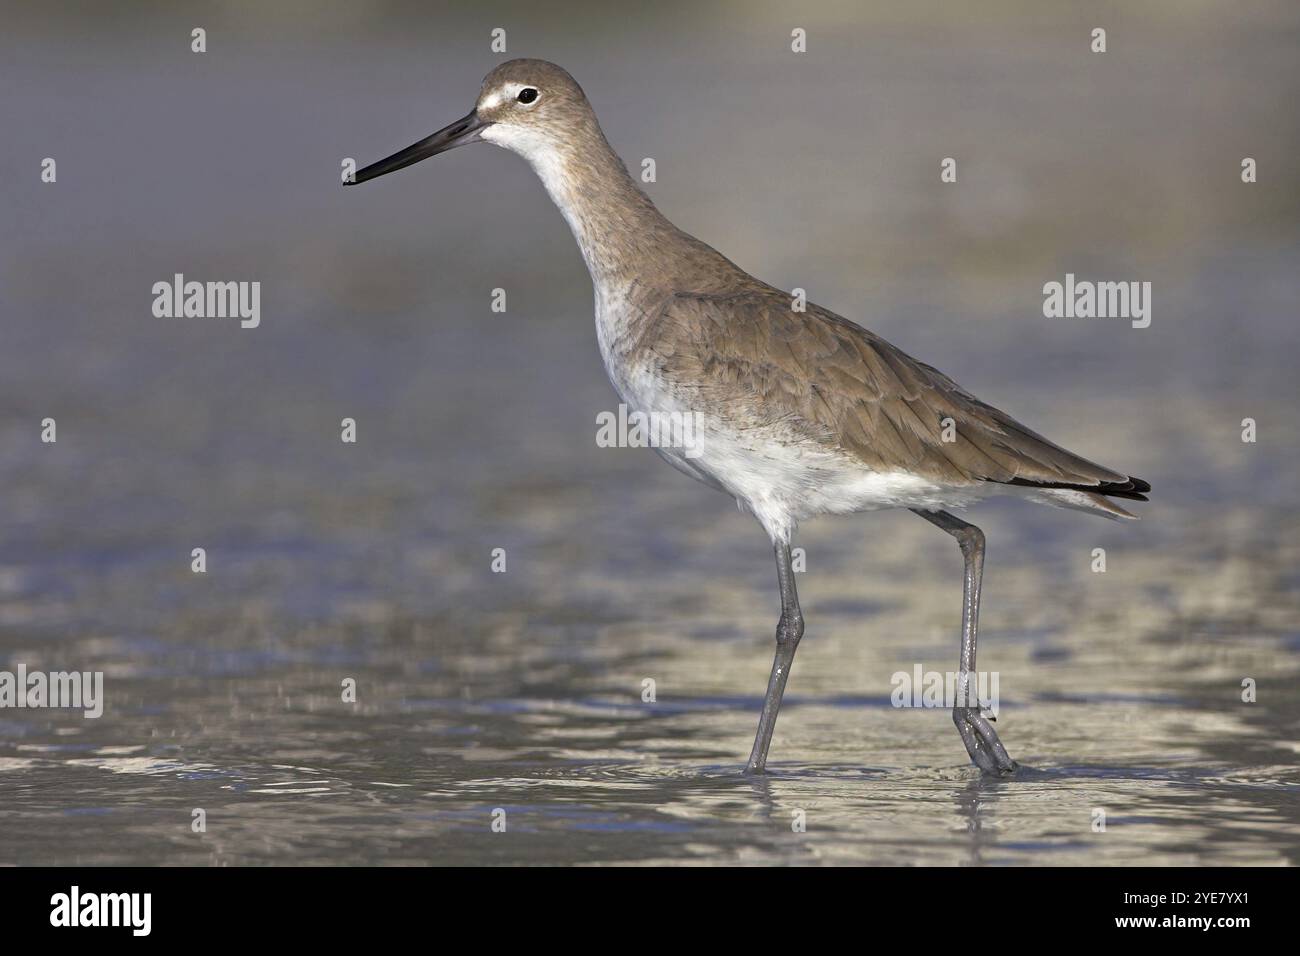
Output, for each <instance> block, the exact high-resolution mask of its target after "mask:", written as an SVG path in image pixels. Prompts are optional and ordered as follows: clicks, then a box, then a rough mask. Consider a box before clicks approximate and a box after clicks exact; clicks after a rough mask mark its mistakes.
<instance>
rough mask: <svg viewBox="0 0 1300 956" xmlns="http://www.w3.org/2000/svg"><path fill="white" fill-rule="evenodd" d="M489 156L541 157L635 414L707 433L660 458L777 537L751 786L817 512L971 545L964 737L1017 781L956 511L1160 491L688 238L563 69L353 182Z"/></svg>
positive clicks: (978, 536)
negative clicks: (983, 690) (805, 542)
mask: <svg viewBox="0 0 1300 956" xmlns="http://www.w3.org/2000/svg"><path fill="white" fill-rule="evenodd" d="M480 141H482V142H487V143H493V144H495V145H497V146H501V147H504V148H505V149H508V150H510V151H512V152H514V153H518V154H519V155H520V156H522V157H523V158H524V159H525V160H527V161H528V163H529V164H530V165H531V166H532V167H533V169H534V171H536V173H537V175H538V176H539V177H541V180H542V182H543V184H544V185H545V186H546V190H547V192H548V193H549V194H550V196H551V199H552V200H554V202H555V204H556V206H558V207H559V209H560V212H561V213H563V214H564V218H565V219H566V220H567V221H568V223H569V226H570V228H571V229H572V230H573V235H574V237H575V238H576V239H577V241H578V246H579V248H580V249H581V250H582V256H583V258H584V259H585V260H586V263H587V269H588V271H589V272H590V273H591V281H592V284H593V285H594V286H595V293H596V337H597V340H598V342H599V345H600V354H601V357H602V358H603V360H604V363H605V369H606V371H607V372H608V373H609V378H610V381H611V382H612V383H613V385H614V388H615V389H616V390H617V392H618V394H619V396H620V397H621V398H622V400H623V401H624V402H625V403H626V404H627V406H628V407H629V408H630V409H634V410H638V411H640V412H642V413H657V414H663V413H668V414H677V415H682V414H687V415H693V416H695V420H696V421H697V422H700V423H701V424H700V425H699V426H697V428H696V434H695V435H694V439H693V442H692V447H691V448H690V449H685V448H682V447H672V446H669V447H658V448H656V451H657V452H658V453H659V454H660V455H661V456H662V457H663V458H665V459H666V460H667V461H668V462H669V463H670V464H672V465H673V466H674V467H676V468H677V469H679V470H680V471H683V472H685V473H686V474H688V475H690V476H691V477H692V478H696V479H698V480H700V481H702V482H704V483H705V484H707V485H710V486H712V487H714V488H716V489H718V490H720V491H724V492H726V493H727V494H729V495H731V496H732V497H733V498H735V499H736V501H737V502H738V503H739V505H740V506H741V508H743V509H744V510H747V511H749V512H750V513H752V514H753V515H754V517H755V518H757V519H758V521H759V523H760V524H762V526H763V528H764V530H766V531H767V534H768V536H769V537H770V538H771V540H772V544H773V547H774V548H775V551H776V570H777V581H778V584H779V586H780V593H781V618H780V621H779V622H778V624H777V627H776V658H775V660H774V661H773V663H772V673H771V677H770V679H769V681H768V686H767V694H766V696H765V698H764V701H763V710H762V715H761V716H760V717H759V722H758V732H757V734H756V735H755V738H754V748H753V751H752V753H751V754H750V756H749V762H748V764H747V767H746V772H749V773H759V772H762V771H763V769H764V767H765V765H766V763H767V750H768V746H769V744H770V743H771V741H772V730H773V728H774V726H775V724H776V717H777V711H778V709H779V708H780V706H781V697H782V694H783V693H784V691H785V684H786V680H787V678H788V677H789V675H790V667H791V664H792V663H793V661H794V654H795V649H796V648H797V647H798V646H799V640H800V638H802V637H803V632H804V622H803V615H802V613H801V612H800V610H799V598H798V596H797V594H796V593H795V584H794V573H793V569H792V567H791V560H790V542H791V537H792V535H793V534H794V531H795V528H796V526H797V525H798V523H799V521H801V520H803V519H806V518H811V517H813V516H815V515H821V514H850V513H854V512H859V511H874V510H878V509H882V508H907V509H910V510H911V511H914V512H915V513H916V514H918V515H920V516H921V517H922V518H924V519H925V520H926V521H929V522H930V523H931V524H934V525H936V526H937V527H939V528H941V529H942V530H943V531H946V532H947V533H948V534H950V535H952V537H954V538H955V539H957V542H958V544H960V546H961V553H962V555H963V557H964V559H965V582H964V596H963V604H962V635H961V656H960V660H959V668H958V680H957V685H956V691H957V702H956V706H955V707H954V710H953V714H952V717H953V722H954V723H955V724H956V725H957V730H958V731H959V732H960V733H961V738H962V741H963V743H965V745H966V750H967V751H968V752H969V754H970V756H971V759H972V760H973V761H974V762H975V764H976V765H977V766H978V767H979V768H980V769H981V770H983V771H985V772H986V773H991V774H1008V773H1011V772H1013V771H1014V770H1015V769H1016V766H1017V765H1016V762H1015V761H1014V760H1012V759H1011V757H1010V756H1009V755H1008V754H1007V751H1006V748H1005V747H1003V746H1002V742H1001V741H1000V740H998V735H997V733H996V732H995V731H994V729H993V726H992V725H991V724H990V722H989V720H988V718H987V717H986V716H985V715H984V714H983V713H981V710H980V707H979V702H978V700H977V699H975V695H974V689H973V679H972V675H973V674H974V672H975V644H976V637H977V628H978V615H979V601H980V578H981V574H982V571H983V566H984V535H983V533H982V532H981V531H980V529H979V528H977V527H975V525H973V524H968V523H967V522H965V521H962V520H960V519H959V518H956V517H954V516H953V515H951V514H950V513H949V512H948V511H947V510H946V509H948V508H960V507H964V506H966V505H969V504H972V503H974V502H976V501H978V500H980V499H982V498H985V497H987V496H989V495H995V494H1015V495H1020V496H1022V497H1025V498H1028V499H1030V500H1033V501H1037V502H1041V503H1044V504H1050V505H1057V506H1061V507H1067V508H1077V509H1079V510H1082V511H1088V512H1092V513H1095V514H1100V515H1104V516H1108V517H1115V518H1132V517H1133V515H1131V514H1129V512H1127V511H1125V510H1124V509H1123V508H1121V507H1120V506H1118V505H1117V504H1115V503H1114V502H1113V501H1111V500H1110V499H1112V498H1121V499H1124V498H1127V499H1133V500H1136V501H1146V500H1147V499H1146V497H1145V495H1144V494H1143V493H1144V492H1147V491H1150V490H1151V486H1150V485H1149V484H1147V483H1146V482H1145V481H1142V480H1141V479H1138V478H1133V477H1131V476H1129V475H1126V474H1123V473H1122V472H1117V471H1112V470H1111V469H1109V468H1103V467H1101V466H1100V465H1095V464H1093V463H1092V462H1090V461H1087V460H1085V459H1083V458H1080V457H1079V456H1078V455H1075V454H1073V453H1072V452H1069V451H1066V450H1065V449H1064V448H1062V447H1060V446H1059V445H1056V444H1053V443H1052V442H1050V441H1048V440H1047V439H1046V438H1043V437H1042V436H1041V435H1038V434H1036V433H1034V432H1032V431H1030V430H1029V429H1028V428H1026V427H1025V426H1024V425H1021V424H1020V423H1019V422H1017V421H1016V420H1015V419H1013V418H1011V416H1009V415H1007V414H1006V413H1005V412H1002V411H1000V410H998V409H996V408H994V407H992V406H991V405H986V404H985V403H984V402H981V401H980V400H979V399H977V398H976V397H975V396H973V395H971V394H970V393H969V392H967V391H966V390H965V389H963V388H961V387H960V386H959V385H957V383H955V382H954V381H953V380H952V379H950V378H948V376H946V375H944V374H943V373H942V372H939V371H937V370H936V369H934V368H931V367H930V366H929V365H925V364H923V363H921V362H918V361H917V360H916V359H914V358H912V357H911V356H910V355H907V354H905V353H903V352H902V351H900V350H898V349H896V348H894V346H892V345H890V344H889V343H888V342H886V341H885V340H884V339H882V338H880V337H879V336H877V335H875V334H874V333H872V332H869V331H867V330H866V329H864V328H862V327H861V326H859V325H855V324H854V323H852V322H850V321H848V320H847V319H843V318H841V317H840V316H838V315H835V314H834V313H832V312H829V311H827V310H826V309H822V308H819V307H818V306H816V305H813V304H812V303H798V304H796V302H795V300H793V299H792V298H791V296H790V295H788V294H787V293H785V292H782V291H781V290H779V289H776V288H774V287H772V286H770V285H768V284H767V283H765V282H762V281H760V280H758V279H755V278H754V277H753V276H751V275H749V274H748V273H746V272H745V271H744V270H742V269H740V268H739V267H738V266H736V265H735V264H734V263H732V262H731V261H730V260H728V259H727V258H726V257H724V256H723V255H722V254H720V253H719V252H717V251H716V250H715V249H713V248H711V247H710V246H707V245H705V244H704V243H703V242H700V240H698V239H696V238H695V237H694V236H690V235H687V234H686V233H684V232H682V231H681V230H680V229H678V228H677V227H676V226H674V225H673V224H672V223H670V222H669V221H668V220H667V219H666V218H664V216H663V215H662V214H661V213H660V212H659V210H658V209H656V208H655V206H654V204H653V203H652V202H651V201H650V199H649V197H647V196H646V195H645V194H644V193H643V192H642V191H641V190H640V189H639V188H638V187H637V186H636V184H635V183H634V182H633V180H632V177H631V176H630V175H629V174H628V172H627V169H626V168H625V167H624V165H623V163H622V161H621V160H620V159H619V158H618V156H617V155H616V154H615V153H614V150H613V149H612V148H611V147H610V145H609V143H608V142H607V141H606V139H605V136H604V134H603V133H602V132H601V129H600V124H599V123H597V122H596V114H595V113H594V112H593V110H592V108H591V104H590V103H588V102H587V97H586V95H585V94H584V93H583V92H582V88H581V87H579V86H578V84H577V83H576V82H575V81H574V80H573V77H571V76H569V74H568V73H566V72H565V71H564V70H563V69H561V68H560V67H558V66H556V65H555V64H553V63H548V62H546V61H544V60H511V61H509V62H507V63H503V64H501V65H500V66H498V67H497V68H496V69H494V70H493V71H492V72H491V73H489V74H488V75H487V77H486V79H484V81H483V86H482V88H481V90H480V92H479V96H478V101H477V103H475V105H474V109H473V110H471V111H470V113H469V115H467V116H465V117H464V118H462V119H459V120H457V121H456V122H454V123H452V124H451V125H450V126H447V127H445V128H444V129H441V130H439V131H438V132H436V133H434V134H433V135H432V136H429V137H427V138H425V139H422V140H420V141H419V142H418V143H415V144H413V145H412V146H409V147H407V148H406V149H404V150H402V151H400V152H398V153H395V154H393V155H392V156H389V157H388V158H387V159H383V160H380V161H379V162H377V163H374V164H372V165H370V166H367V167H365V168H364V169H361V170H359V171H358V172H357V173H356V175H355V177H353V181H354V182H356V183H363V182H366V181H367V180H370V179H374V178H375V177H377V176H383V175H384V174H386V173H391V172H393V171H394V170H398V169H403V168H405V167H407V166H410V165H412V164H413V163H418V162H419V161H420V160H422V159H426V158H428V157H430V156H434V155H436V154H438V153H442V152H445V151H447V150H449V149H453V148H454V147H457V146H464V145H466V144H467V143H475V142H480ZM797 305H798V306H802V308H799V307H797ZM688 451H689V454H688Z"/></svg>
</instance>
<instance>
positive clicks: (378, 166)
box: [344, 112, 488, 186]
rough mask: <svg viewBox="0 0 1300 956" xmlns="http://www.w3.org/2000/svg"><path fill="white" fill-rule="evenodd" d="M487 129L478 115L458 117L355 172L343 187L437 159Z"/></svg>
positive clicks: (471, 140) (474, 138) (477, 136)
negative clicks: (449, 123)
mask: <svg viewBox="0 0 1300 956" xmlns="http://www.w3.org/2000/svg"><path fill="white" fill-rule="evenodd" d="M487 125H488V124H487V123H484V122H483V121H482V120H480V119H479V118H478V113H475V112H471V113H470V114H469V115H468V116H464V117H461V118H460V119H458V120H456V122H454V123H452V124H451V125H450V126H445V127H443V128H442V129H440V130H438V132H436V133H434V134H433V135H432V136H426V137H425V138H424V139H422V140H420V141H419V142H418V143H412V144H411V145H410V146H408V147H406V149H404V150H402V151H401V152H398V153H393V155H392V156H389V157H388V158H387V159H381V160H380V161H379V162H377V163H371V164H370V165H369V166H367V167H365V168H364V169H359V170H357V174H356V176H355V177H354V178H353V179H351V180H350V181H348V182H346V183H344V185H347V186H355V185H356V184H357V183H364V182H365V181H366V180H368V179H376V178H378V177H379V176H383V175H384V174H385V173H392V172H396V171H397V170H399V169H405V168H406V167H407V166H414V165H415V164H416V163H418V162H419V161H420V160H422V159H428V158H429V157H430V156H437V155H438V154H439V153H445V152H446V151H447V150H449V149H455V148H456V147H457V146H464V145H466V144H467V143H477V142H478V141H479V137H480V134H481V133H482V132H483V128H484V127H485V126H487Z"/></svg>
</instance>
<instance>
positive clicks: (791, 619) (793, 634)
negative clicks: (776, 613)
mask: <svg viewBox="0 0 1300 956" xmlns="http://www.w3.org/2000/svg"><path fill="white" fill-rule="evenodd" d="M802 637H803V615H802V614H797V613H796V614H793V615H790V616H786V615H785V614H782V615H781V621H780V623H778V624H777V625H776V642H777V643H778V644H797V643H799V639H800V638H802Z"/></svg>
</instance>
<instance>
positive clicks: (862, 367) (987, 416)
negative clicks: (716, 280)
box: [642, 290, 1145, 496]
mask: <svg viewBox="0 0 1300 956" xmlns="http://www.w3.org/2000/svg"><path fill="white" fill-rule="evenodd" d="M642 344H643V347H644V349H645V353H643V354H646V355H647V357H648V359H649V361H650V362H651V363H652V364H653V365H654V367H655V369H656V371H657V373H658V374H660V375H662V376H663V377H664V378H665V380H667V381H669V382H671V383H672V385H673V387H674V388H676V389H679V390H685V391H687V392H690V393H693V397H694V399H695V403H696V407H701V408H703V409H705V410H707V413H709V414H715V415H718V416H720V417H722V418H723V419H724V420H727V421H728V422H730V423H732V424H733V425H736V426H738V427H741V428H749V427H763V426H766V425H784V426H786V427H795V428H797V429H798V430H799V431H800V432H801V433H803V434H805V435H807V436H808V437H810V438H811V439H813V440H814V441H817V442H819V443H822V444H824V445H826V446H827V447H828V448H839V449H842V450H843V451H845V452H847V453H848V454H850V455H852V456H854V457H856V458H858V459H859V460H861V461H862V463H863V465H864V466H866V467H867V468H870V469H872V470H875V471H880V472H890V471H900V470H906V471H910V472H913V473H916V474H919V475H923V476H926V477H929V478H931V479H933V480H935V481H936V482H939V483H942V484H965V483H970V482H972V481H995V482H1004V483H1008V484H1021V485H1033V486H1038V487H1080V488H1086V489H1087V490H1090V491H1102V492H1103V493H1118V494H1121V495H1123V494H1124V492H1126V491H1128V492H1133V490H1134V489H1135V488H1136V489H1137V490H1139V491H1140V490H1144V489H1142V488H1141V487H1140V486H1141V485H1144V484H1145V483H1144V482H1138V483H1137V484H1134V480H1131V479H1129V478H1128V476H1126V475H1123V474H1120V473H1119V472H1115V471H1111V470H1110V469H1108V468H1103V467H1101V466H1100V465H1096V464H1094V463H1092V462H1090V461H1087V460H1086V459H1083V458H1080V457H1079V456H1078V455H1075V454H1073V453H1071V452H1069V451H1066V450H1065V449H1064V448H1061V447H1060V446H1059V445H1056V444H1053V443H1052V442H1050V441H1048V440H1047V439H1046V438H1043V437H1042V436H1041V435H1038V434H1036V433H1035V432H1033V431H1031V430H1030V429H1028V428H1026V427H1025V426H1024V425H1021V424H1020V423H1019V422H1017V421H1016V420H1015V419H1013V418H1011V417H1010V416H1009V415H1007V414H1005V413H1004V412H1001V411H999V410H998V409H996V408H994V407H993V406H991V405H986V404H985V403H984V402H981V401H980V400H979V399H977V398H976V397H975V396H973V395H971V394H970V393H969V392H967V391H966V390H965V389H963V388H961V386H959V385H957V383H956V382H954V381H953V380H952V379H950V378H948V376H946V375H944V374H943V373H942V372H940V371H938V370H937V369H934V368H931V367H930V366H929V365H926V364H924V363H922V362H918V361H917V360H916V359H914V358H912V357H911V356H910V355H907V354H906V353H905V352H902V351H900V350H899V349H897V348H895V347H894V346H892V345H890V344H889V343H888V342H886V341H885V340H884V339H882V338H880V337H879V336H877V335H875V334H873V333H871V332H869V331H867V330H866V329H864V328H862V327H861V326H859V325H855V324H854V323H852V322H849V321H848V320H846V319H843V318H841V317H839V316H838V315H835V314H834V313H832V312H828V311H826V310H825V309H821V308H819V307H817V306H814V305H812V304H811V303H809V304H808V306H807V311H804V312H796V311H794V310H793V309H792V307H791V300H790V298H789V297H788V296H787V295H785V294H784V293H781V292H780V291H779V290H770V291H769V290H753V291H745V292H739V293H734V294H718V295H709V294H697V293H677V294H675V295H673V296H670V297H669V298H668V299H666V300H665V301H664V302H663V304H662V307H661V308H660V309H659V311H658V313H657V317H656V318H655V319H654V320H653V321H652V322H651V323H649V324H648V325H647V326H646V328H645V330H644V338H643V339H642ZM945 439H947V440H945ZM1131 496H1132V495H1131Z"/></svg>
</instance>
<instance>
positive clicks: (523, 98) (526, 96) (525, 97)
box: [519, 86, 537, 103]
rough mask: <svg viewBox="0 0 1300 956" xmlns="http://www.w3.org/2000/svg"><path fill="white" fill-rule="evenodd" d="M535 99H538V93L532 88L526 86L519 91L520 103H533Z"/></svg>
mask: <svg viewBox="0 0 1300 956" xmlns="http://www.w3.org/2000/svg"><path fill="white" fill-rule="evenodd" d="M535 99H537V91H536V90H535V89H533V88H532V87H531V86H525V87H524V88H523V89H522V90H520V91H519V102H520V103H531V102H532V101H533V100H535Z"/></svg>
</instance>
